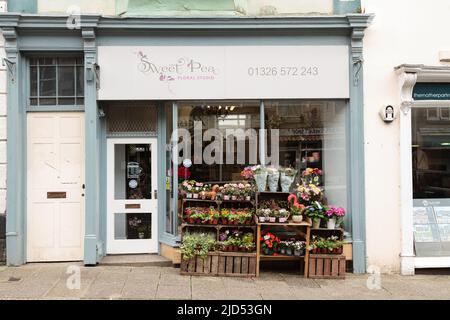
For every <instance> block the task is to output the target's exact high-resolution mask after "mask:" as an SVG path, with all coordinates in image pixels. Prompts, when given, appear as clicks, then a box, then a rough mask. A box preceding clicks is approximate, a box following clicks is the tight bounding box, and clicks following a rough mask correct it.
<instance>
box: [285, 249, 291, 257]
mask: <svg viewBox="0 0 450 320" xmlns="http://www.w3.org/2000/svg"><path fill="white" fill-rule="evenodd" d="M286 254H287V255H288V256H292V249H291V248H286Z"/></svg>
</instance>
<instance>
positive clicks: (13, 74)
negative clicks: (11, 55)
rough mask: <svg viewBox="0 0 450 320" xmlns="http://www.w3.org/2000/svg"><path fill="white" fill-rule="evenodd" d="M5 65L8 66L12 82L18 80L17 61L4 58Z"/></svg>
mask: <svg viewBox="0 0 450 320" xmlns="http://www.w3.org/2000/svg"><path fill="white" fill-rule="evenodd" d="M2 64H3V66H6V68H7V69H8V73H9V76H10V79H11V82H12V83H15V82H16V63H15V62H14V61H11V60H9V59H8V58H3V63H2Z"/></svg>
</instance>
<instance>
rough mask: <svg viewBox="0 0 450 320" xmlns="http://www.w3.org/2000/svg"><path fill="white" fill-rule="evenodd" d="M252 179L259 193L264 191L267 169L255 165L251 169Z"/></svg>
mask: <svg viewBox="0 0 450 320" xmlns="http://www.w3.org/2000/svg"><path fill="white" fill-rule="evenodd" d="M252 173H253V178H254V179H255V183H256V186H257V187H258V191H259V192H264V191H266V185H267V169H266V168H264V167H262V166H260V165H257V166H254V167H252Z"/></svg>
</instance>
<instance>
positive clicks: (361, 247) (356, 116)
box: [349, 15, 371, 273]
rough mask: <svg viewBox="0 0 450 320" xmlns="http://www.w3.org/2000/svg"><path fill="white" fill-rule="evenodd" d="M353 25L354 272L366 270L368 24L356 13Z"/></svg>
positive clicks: (350, 137) (351, 122)
mask: <svg viewBox="0 0 450 320" xmlns="http://www.w3.org/2000/svg"><path fill="white" fill-rule="evenodd" d="M350 22H351V25H352V27H353V29H352V34H351V38H350V41H351V46H350V61H349V64H350V68H349V69H350V70H349V72H350V81H351V83H350V132H349V139H350V158H349V162H350V168H351V170H352V173H353V174H351V175H350V208H351V210H350V211H351V213H352V240H353V271H354V273H365V272H366V268H367V265H366V264H367V257H366V225H365V224H366V219H365V212H366V211H365V179H364V173H365V167H364V107H363V106H364V92H363V69H364V68H363V63H364V59H363V37H364V30H365V28H366V27H367V24H368V23H370V22H371V19H369V20H368V21H362V20H361V19H360V18H359V16H358V15H354V17H353V19H350Z"/></svg>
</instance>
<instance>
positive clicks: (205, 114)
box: [178, 101, 260, 182]
mask: <svg viewBox="0 0 450 320" xmlns="http://www.w3.org/2000/svg"><path fill="white" fill-rule="evenodd" d="M178 128H179V129H184V130H185V131H183V132H184V133H185V134H187V135H188V137H189V138H188V139H189V149H188V150H180V154H181V155H182V158H184V159H189V160H190V162H191V163H192V164H191V165H190V166H189V167H188V168H186V166H184V165H183V164H181V163H180V166H179V170H178V173H179V175H178V178H179V180H183V179H193V180H197V181H204V182H218V181H221V182H224V181H240V180H242V176H241V171H242V170H243V169H244V168H245V167H246V166H247V165H249V164H253V165H255V164H257V163H259V157H258V150H259V146H258V134H259V129H260V104H259V102H257V101H256V102H239V103H238V102H226V101H224V102H217V103H213V102H205V103H183V104H180V105H179V108H178ZM180 140H183V138H180ZM213 144H215V148H214V146H213ZM220 148H221V152H219V151H218V150H219V149H220ZM212 149H214V150H215V151H211V152H210V150H212ZM219 153H220V154H219Z"/></svg>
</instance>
